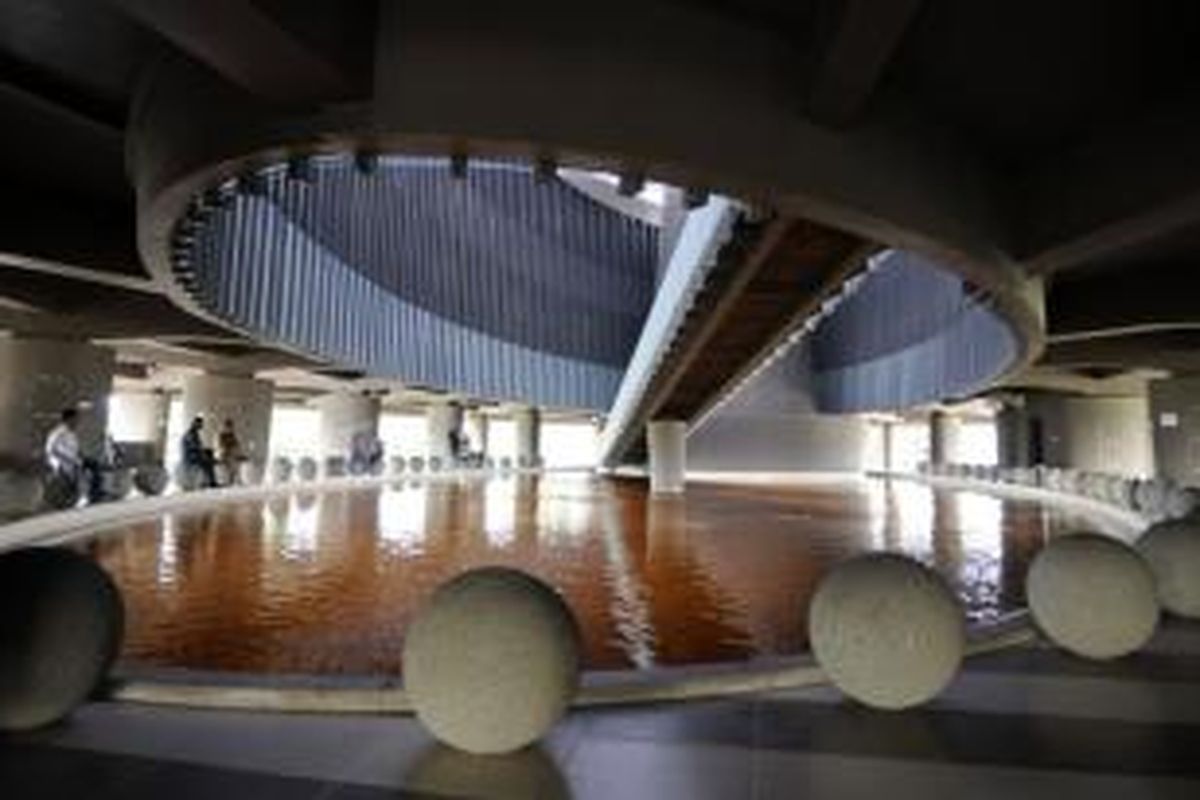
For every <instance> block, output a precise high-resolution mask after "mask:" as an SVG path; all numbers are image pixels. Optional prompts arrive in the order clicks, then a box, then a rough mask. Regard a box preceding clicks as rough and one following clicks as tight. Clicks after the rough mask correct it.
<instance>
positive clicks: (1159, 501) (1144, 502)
mask: <svg viewBox="0 0 1200 800" xmlns="http://www.w3.org/2000/svg"><path fill="white" fill-rule="evenodd" d="M1134 501H1135V503H1136V505H1137V510H1138V511H1140V512H1142V513H1143V514H1145V515H1147V516H1149V517H1157V516H1159V515H1160V514H1162V513H1163V511H1164V507H1165V505H1166V501H1167V490H1166V487H1165V486H1164V485H1163V483H1162V482H1160V481H1157V480H1154V479H1150V480H1142V481H1138V482H1137V483H1136V484H1135V486H1134Z"/></svg>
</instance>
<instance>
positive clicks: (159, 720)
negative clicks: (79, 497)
mask: <svg viewBox="0 0 1200 800" xmlns="http://www.w3.org/2000/svg"><path fill="white" fill-rule="evenodd" d="M1198 755H1200V625H1196V624H1182V623H1178V622H1174V623H1169V624H1167V625H1165V626H1164V628H1163V630H1161V631H1160V633H1159V635H1158V636H1157V637H1156V638H1155V640H1154V641H1153V642H1152V643H1151V645H1150V646H1149V647H1148V648H1147V649H1146V650H1145V651H1143V652H1142V653H1139V654H1138V655H1136V656H1133V657H1131V658H1127V659H1122V660H1120V661H1117V662H1113V663H1108V664H1096V663H1090V662H1083V661H1079V660H1077V659H1074V658H1071V657H1068V656H1065V655H1062V654H1060V653H1057V652H1055V651H1052V650H1049V649H1047V648H1044V647H1033V648H1029V649H1025V650H1018V651H1012V652H1007V653H999V654H994V655H991V656H986V657H982V658H980V659H977V660H974V661H972V662H970V665H969V668H968V669H967V670H966V671H965V672H964V673H963V674H962V675H961V676H960V677H959V679H958V680H957V681H956V682H955V683H954V684H953V685H952V686H951V688H950V689H949V690H948V691H947V693H946V694H945V695H944V696H942V697H941V698H939V699H938V700H937V701H936V702H934V703H933V704H931V705H930V706H928V707H927V708H924V709H921V710H918V711H913V712H903V713H898V714H892V713H879V712H872V711H868V710H865V709H863V708H860V707H857V706H854V705H851V704H848V703H846V702H844V701H842V700H841V699H840V698H838V697H837V695H836V694H835V693H834V692H832V691H831V690H828V689H819V690H805V691H796V692H780V693H772V694H766V695H760V696H755V697H749V698H742V699H736V700H726V701H719V702H707V703H700V704H695V705H664V706H659V707H654V708H643V709H624V710H621V709H617V710H607V711H592V712H586V713H576V714H573V715H572V716H571V717H569V718H568V719H567V720H566V721H565V722H564V723H563V724H561V725H560V726H559V727H558V728H557V729H556V730H555V731H554V732H553V734H552V735H551V737H550V738H549V739H548V740H547V741H546V742H545V743H544V744H543V745H542V746H541V747H539V748H536V749H532V750H529V751H526V752H523V753H520V754H518V755H516V756H513V757H505V758H471V757H467V756H462V755H458V754H456V753H453V752H450V751H447V750H445V749H443V748H440V747H438V746H436V745H435V744H434V743H433V742H432V741H431V740H430V739H429V738H428V736H427V735H426V734H425V733H424V732H423V731H422V730H421V728H420V726H419V725H418V724H417V723H416V722H414V721H412V720H407V719H378V718H346V717H330V718H316V717H297V716H273V715H247V714H231V713H216V712H199V711H178V710H163V709H153V708H147V707H133V706H112V705H103V704H98V705H93V706H89V707H87V708H85V709H83V710H82V711H81V712H80V713H79V714H78V715H77V716H76V718H75V719H74V720H73V721H71V722H70V723H68V724H66V725H64V726H62V727H60V728H58V729H54V730H49V731H44V732H41V733H38V734H36V735H26V736H21V737H12V738H9V739H7V740H0V787H3V791H2V794H0V796H3V798H4V799H5V800H25V799H26V798H57V797H88V798H96V799H99V798H131V799H134V800H136V799H139V798H162V797H170V798H172V800H183V798H218V799H219V800H232V799H233V798H242V797H246V798H277V797H278V798H285V797H286V798H314V799H315V798H337V799H341V798H347V799H348V798H364V799H367V798H370V799H374V798H397V797H514V798H622V799H624V798H630V799H634V798H655V800H668V799H669V798H687V800H704V798H776V797H778V798H789V800H790V799H791V798H801V797H803V798H838V800H845V799H846V798H864V799H865V798H870V800H877V798H878V797H879V796H880V794H881V793H883V794H884V795H886V796H887V797H889V798H907V797H914V798H917V797H919V798H922V799H923V800H924V799H925V798H943V797H948V798H971V799H972V800H977V799H979V798H1005V800H1009V799H1010V798H1022V800H1037V799H1038V798H1050V799H1052V800H1065V799H1066V798H1073V797H1088V798H1113V799H1114V800H1116V799H1117V798H1120V800H1131V799H1136V798H1180V799H1181V800H1182V799H1183V798H1188V800H1192V798H1195V797H1197V796H1200V758H1198V757H1197V756H1198Z"/></svg>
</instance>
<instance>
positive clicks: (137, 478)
mask: <svg viewBox="0 0 1200 800" xmlns="http://www.w3.org/2000/svg"><path fill="white" fill-rule="evenodd" d="M170 482H171V476H170V475H168V474H167V470H166V467H164V466H163V465H161V464H143V465H142V466H140V467H138V468H137V469H135V470H134V471H133V485H134V487H136V488H137V490H138V491H139V492H141V493H142V494H144V495H146V496H147V497H157V496H158V495H160V494H162V493H163V492H165V491H166V490H167V484H168V483H170Z"/></svg>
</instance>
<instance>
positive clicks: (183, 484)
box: [175, 462, 204, 492]
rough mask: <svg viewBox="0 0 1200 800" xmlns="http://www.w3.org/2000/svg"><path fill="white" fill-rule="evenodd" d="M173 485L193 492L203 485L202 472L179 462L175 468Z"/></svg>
mask: <svg viewBox="0 0 1200 800" xmlns="http://www.w3.org/2000/svg"><path fill="white" fill-rule="evenodd" d="M175 485H176V486H178V487H179V488H180V489H182V490H183V491H185V492H194V491H196V490H197V489H200V488H201V487H203V486H204V473H203V472H202V471H201V470H200V469H198V468H196V467H192V466H188V465H187V464H184V463H182V462H180V464H179V465H178V466H177V467H176V468H175Z"/></svg>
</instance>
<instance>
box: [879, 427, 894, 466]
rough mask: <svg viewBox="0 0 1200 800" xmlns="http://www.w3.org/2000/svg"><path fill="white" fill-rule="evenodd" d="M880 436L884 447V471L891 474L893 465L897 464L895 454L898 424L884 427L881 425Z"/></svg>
mask: <svg viewBox="0 0 1200 800" xmlns="http://www.w3.org/2000/svg"><path fill="white" fill-rule="evenodd" d="M879 434H880V438H881V439H882V442H881V444H882V445H883V447H882V450H883V454H882V456H883V457H882V461H883V471H884V472H891V471H892V467H893V464H894V463H895V460H896V457H895V454H894V453H895V439H896V424H895V423H894V422H885V423H883V424H882V425H880V431H879Z"/></svg>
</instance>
